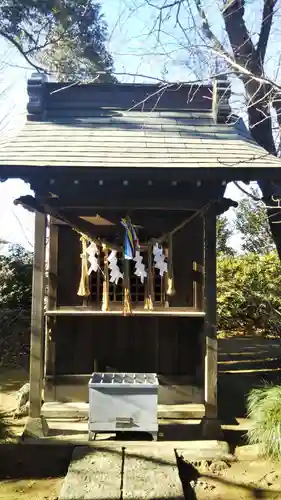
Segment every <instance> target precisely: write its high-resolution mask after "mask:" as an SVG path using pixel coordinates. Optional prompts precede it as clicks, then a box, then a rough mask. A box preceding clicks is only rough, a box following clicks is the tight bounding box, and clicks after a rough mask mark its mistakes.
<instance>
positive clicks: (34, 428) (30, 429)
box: [22, 416, 49, 441]
mask: <svg viewBox="0 0 281 500" xmlns="http://www.w3.org/2000/svg"><path fill="white" fill-rule="evenodd" d="M48 430H49V428H48V424H47V421H46V420H45V418H44V417H42V416H41V417H38V418H33V417H27V420H26V424H25V428H24V431H23V434H22V440H23V441H24V440H26V439H30V438H32V439H42V438H44V437H46V436H47V435H48Z"/></svg>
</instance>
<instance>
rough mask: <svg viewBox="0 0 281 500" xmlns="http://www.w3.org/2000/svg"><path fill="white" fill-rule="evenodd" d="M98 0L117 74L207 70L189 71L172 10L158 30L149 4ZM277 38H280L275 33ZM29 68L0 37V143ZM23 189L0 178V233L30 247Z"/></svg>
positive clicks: (9, 130) (143, 77) (235, 194)
mask: <svg viewBox="0 0 281 500" xmlns="http://www.w3.org/2000/svg"><path fill="white" fill-rule="evenodd" d="M254 1H255V0H254ZM100 3H101V4H102V9H103V12H104V16H105V19H106V21H107V24H108V32H109V41H108V44H109V51H110V52H111V54H112V55H113V59H114V66H115V71H116V72H117V73H122V75H118V79H119V80H121V81H124V82H132V81H136V82H137V81H140V82H143V81H153V80H151V78H155V79H157V78H161V77H163V76H164V77H165V79H167V80H168V81H186V82H188V81H194V80H196V79H197V78H198V77H201V75H202V74H206V72H208V71H209V72H211V71H212V69H213V68H211V66H210V62H209V59H206V60H205V63H204V64H203V66H202V65H201V66H200V65H197V72H194V69H193V68H194V58H196V57H197V56H196V54H195V53H194V50H193V51H189V52H188V51H187V40H186V35H183V33H182V31H181V30H180V29H179V28H178V27H176V26H175V19H174V17H173V15H172V16H171V17H170V18H169V19H167V20H166V21H165V23H164V24H163V26H162V31H161V33H160V34H159V30H158V26H159V25H158V24H157V15H158V11H157V10H156V9H155V8H151V7H149V5H148V4H147V2H146V1H145V0H114V1H113V0H103V1H101V2H100ZM155 4H158V5H159V1H158V0H155ZM206 5H207V10H208V8H209V10H208V15H209V16H210V19H211V21H212V26H213V29H214V31H215V33H216V34H217V36H219V37H220V38H221V39H223V36H224V35H223V31H222V27H221V25H220V22H219V19H220V17H219V15H218V13H216V10H215V4H214V3H213V2H210V4H209V5H208V4H206ZM257 5H258V2H257ZM252 12H254V16H253V15H252V16H251V18H250V20H249V22H250V23H251V24H252V28H253V31H255V25H256V24H257V23H258V22H259V18H260V9H259V8H257V9H255V10H254V11H252ZM182 20H183V21H184V22H185V23H186V24H185V25H186V26H188V23H189V18H188V17H187V16H186V14H185V13H184V12H183V14H182ZM188 34H189V36H192V40H193V41H195V39H196V37H197V35H196V34H195V33H194V32H193V26H192V25H190V26H189V30H188ZM278 39H279V41H280V37H278ZM277 41H278V40H277ZM275 43H277V42H276V37H274V39H273V40H272V41H271V47H272V53H273V54H275V53H277V52H278V51H275ZM278 43H279V42H278ZM198 47H199V45H198ZM198 50H201V49H200V48H198ZM276 67H279V65H277V62H276V60H275V59H274V57H273V56H272V57H269V59H268V68H269V73H270V74H273V72H274V71H275V70H276ZM31 73H32V70H31V69H30V68H29V67H28V65H27V63H26V62H25V60H24V59H23V57H22V56H21V55H20V54H19V53H18V52H17V50H16V49H14V48H13V47H11V46H9V44H8V43H7V42H5V41H4V40H3V39H0V146H1V143H2V144H3V143H5V141H8V140H10V139H11V137H13V136H14V135H16V134H17V133H18V132H19V130H20V129H21V128H22V127H23V126H24V122H25V113H26V104H27V93H26V86H27V78H28V77H29V76H30V74H31ZM275 73H276V71H275ZM132 75H139V76H138V77H136V76H132ZM276 77H278V75H277V74H276ZM232 84H233V98H232V106H233V108H234V109H236V108H237V106H239V108H240V111H241V105H242V104H241V103H242V101H243V99H242V97H241V95H242V94H241V88H240V87H239V84H237V82H235V81H234V82H232ZM242 111H243V110H242ZM242 114H243V113H242ZM25 194H31V191H30V189H29V186H28V185H27V184H25V183H24V182H23V181H20V180H9V181H6V182H4V183H0V238H1V239H3V240H6V241H9V242H12V243H17V244H21V245H23V246H24V247H26V248H27V249H29V250H32V248H33V241H34V240H33V223H34V216H33V214H31V213H29V212H27V211H26V210H25V209H23V208H21V207H19V206H15V205H14V200H15V199H16V198H18V197H19V196H22V195H25ZM225 195H226V196H227V197H230V198H232V199H234V200H239V199H240V197H241V192H240V191H239V190H238V189H237V188H236V187H235V186H234V185H233V184H231V185H228V186H227V190H226V194H225ZM234 213H235V212H234V211H233V209H231V210H230V211H229V212H228V216H229V218H230V220H231V219H233V217H234ZM232 244H233V246H234V247H237V248H238V247H239V240H238V239H237V237H236V236H235V235H234V236H233V241H232ZM0 250H1V247H0Z"/></svg>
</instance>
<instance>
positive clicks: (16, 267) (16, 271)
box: [0, 246, 32, 368]
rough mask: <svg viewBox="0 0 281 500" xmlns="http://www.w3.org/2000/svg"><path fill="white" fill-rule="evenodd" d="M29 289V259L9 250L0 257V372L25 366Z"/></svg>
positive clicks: (23, 253)
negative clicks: (0, 370)
mask: <svg viewBox="0 0 281 500" xmlns="http://www.w3.org/2000/svg"><path fill="white" fill-rule="evenodd" d="M31 289H32V255H31V254H30V253H28V252H26V251H25V250H24V249H23V248H22V247H20V246H11V247H10V248H9V251H8V252H7V254H5V255H0V368H2V367H3V366H25V367H26V366H27V364H28V356H29V343H30V310H31Z"/></svg>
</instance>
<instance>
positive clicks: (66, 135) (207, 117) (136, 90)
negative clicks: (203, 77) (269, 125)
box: [0, 75, 281, 177]
mask: <svg viewBox="0 0 281 500" xmlns="http://www.w3.org/2000/svg"><path fill="white" fill-rule="evenodd" d="M28 94H29V103H28V116H27V122H26V124H25V126H24V127H23V129H22V131H21V132H20V133H19V135H18V136H17V137H16V138H14V139H13V140H11V141H10V142H8V143H7V144H5V145H4V146H2V147H0V174H1V170H2V169H4V168H5V169H6V167H9V176H11V177H13V176H14V175H13V167H15V170H17V169H18V167H20V168H22V167H84V168H90V167H92V168H93V167H98V168H103V167H104V168H108V167H113V168H118V167H122V168H126V167H134V168H137V169H143V168H146V167H149V168H153V169H154V168H161V169H166V168H168V169H171V168H177V169H178V168H180V169H182V168H183V169H194V168H196V169H198V168H203V169H206V168H207V169H212V170H213V169H221V168H222V167H235V168H238V169H239V167H243V168H244V169H245V168H248V169H253V168H264V167H265V166H266V167H280V165H281V162H280V160H279V159H277V158H275V157H273V156H271V155H269V154H267V153H266V152H265V151H264V150H263V149H262V148H260V147H259V146H257V144H256V143H255V142H254V141H253V140H252V139H251V136H250V134H249V133H248V131H247V129H246V127H245V126H244V124H243V123H242V122H241V120H238V119H236V118H233V119H232V120H231V122H229V123H226V122H227V116H228V115H229V114H230V107H229V104H228V98H229V91H228V90H227V83H226V82H216V83H215V87H214V86H212V85H171V86H159V85H143V84H141V85H140V84H106V85H105V84H85V85H67V84H61V83H51V82H48V81H46V79H45V78H43V77H42V76H41V75H35V76H33V77H32V79H31V80H30V81H29V82H28ZM6 170H7V169H6Z"/></svg>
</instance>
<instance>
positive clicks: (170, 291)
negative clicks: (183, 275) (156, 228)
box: [166, 233, 176, 297]
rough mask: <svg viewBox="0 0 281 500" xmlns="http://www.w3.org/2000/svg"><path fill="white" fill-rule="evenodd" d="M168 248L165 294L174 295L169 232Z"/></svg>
mask: <svg viewBox="0 0 281 500" xmlns="http://www.w3.org/2000/svg"><path fill="white" fill-rule="evenodd" d="M168 241H169V249H168V279H167V291H166V295H168V296H169V297H172V296H173V295H175V293H176V290H175V285H174V269H173V235H172V234H171V233H170V234H169V238H168Z"/></svg>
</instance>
